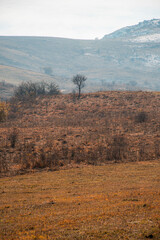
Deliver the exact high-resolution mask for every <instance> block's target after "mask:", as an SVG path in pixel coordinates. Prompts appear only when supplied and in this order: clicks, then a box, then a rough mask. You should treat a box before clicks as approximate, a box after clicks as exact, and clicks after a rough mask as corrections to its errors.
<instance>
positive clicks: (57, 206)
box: [0, 161, 160, 240]
mask: <svg viewBox="0 0 160 240" xmlns="http://www.w3.org/2000/svg"><path fill="white" fill-rule="evenodd" d="M159 173H160V162H159V161H152V162H139V163H126V164H124V163H122V164H109V165H107V166H82V167H79V168H76V169H68V170H61V171H57V172H51V171H50V172H47V171H42V172H37V173H34V174H33V173H30V174H26V175H21V176H15V177H10V178H1V179H0V239H1V240H4V239H5V240H6V239H7V240H9V239H14V240H15V239H107V240H108V239H129V240H131V239H149V238H153V239H160V177H159Z"/></svg>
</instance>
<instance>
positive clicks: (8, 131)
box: [0, 92, 160, 174]
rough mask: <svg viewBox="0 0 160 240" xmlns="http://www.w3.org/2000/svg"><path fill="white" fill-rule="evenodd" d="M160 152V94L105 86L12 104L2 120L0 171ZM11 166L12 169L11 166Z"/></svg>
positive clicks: (138, 158) (135, 157) (154, 156)
mask: <svg viewBox="0 0 160 240" xmlns="http://www.w3.org/2000/svg"><path fill="white" fill-rule="evenodd" d="M159 158H160V94H159V93H158V92H157V93H156V92H100V93H90V94H83V95H82V97H81V99H80V100H77V98H76V96H75V95H74V94H68V95H56V96H52V97H49V96H48V97H43V98H40V97H38V98H37V99H34V100H33V99H28V100H27V101H26V102H14V101H12V103H11V105H10V111H9V115H8V120H7V121H4V122H1V123H0V172H1V174H3V173H5V174H6V172H8V173H11V172H12V174H13V173H14V172H15V173H16V172H17V171H24V170H26V169H34V168H45V167H49V168H50V169H57V168H59V167H63V168H64V166H67V165H72V164H80V163H83V164H84V163H85V164H92V165H99V164H106V163H108V162H110V161H114V162H128V161H130V162H131V161H144V160H145V161H146V160H156V159H159ZM7 169H8V170H7Z"/></svg>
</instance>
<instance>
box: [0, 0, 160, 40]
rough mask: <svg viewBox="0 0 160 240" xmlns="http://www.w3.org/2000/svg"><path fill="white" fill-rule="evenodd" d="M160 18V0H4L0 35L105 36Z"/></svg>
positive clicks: (0, 11) (1, 5) (0, 12)
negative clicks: (123, 28)
mask: <svg viewBox="0 0 160 240" xmlns="http://www.w3.org/2000/svg"><path fill="white" fill-rule="evenodd" d="M153 18H160V0H0V35H8V36H9V35H18V36H52V37H65V38H78V39H94V38H96V37H97V38H102V37H103V36H104V35H105V34H108V33H111V32H113V31H115V30H117V29H119V28H122V27H125V26H130V25H134V24H137V23H138V22H140V21H143V20H150V19H153Z"/></svg>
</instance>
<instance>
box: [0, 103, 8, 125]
mask: <svg viewBox="0 0 160 240" xmlns="http://www.w3.org/2000/svg"><path fill="white" fill-rule="evenodd" d="M8 112H9V104H8V103H6V102H0V122H3V121H5V120H6V119H7V117H8Z"/></svg>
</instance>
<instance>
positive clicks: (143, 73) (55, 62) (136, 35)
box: [0, 19, 160, 92]
mask: <svg viewBox="0 0 160 240" xmlns="http://www.w3.org/2000/svg"><path fill="white" fill-rule="evenodd" d="M0 65H2V66H1V68H0V79H1V81H3V80H5V81H7V80H9V82H15V76H14V74H10V77H8V78H7V79H6V78H5V76H6V74H5V73H4V72H5V70H4V68H5V66H9V67H14V68H15V69H17V68H20V69H25V70H27V71H28V70H29V71H33V72H34V73H33V75H34V74H35V73H37V74H39V73H41V74H44V75H43V77H44V78H45V77H48V76H47V75H46V71H45V69H46V68H49V69H50V70H51V71H50V75H51V76H50V77H51V80H52V79H53V80H54V79H58V80H57V81H58V82H59V85H60V86H61V87H62V88H63V89H65V90H66V91H67V92H68V91H72V89H73V88H74V86H73V85H72V84H70V79H71V78H72V76H73V75H75V74H77V73H82V74H85V75H86V76H87V78H88V81H87V88H86V89H84V90H86V91H89V90H90V91H94V90H101V89H103V90H107V89H111V90H114V89H120V90H121V89H123V90H139V89H142V90H157V91H159V90H160V83H159V75H160V20H158V19H154V20H150V21H144V22H142V23H139V24H138V25H135V26H130V27H126V28H122V29H120V30H118V31H116V32H114V33H112V34H109V35H106V36H104V38H102V39H100V40H98V39H95V40H73V39H64V38H51V37H0ZM21 74H22V75H19V77H18V81H19V82H20V81H22V79H24V78H26V77H25V76H24V74H25V72H24V71H22V73H21ZM4 78H5V79H4ZM16 82H17V79H16ZM64 83H65V84H64ZM67 86H69V87H68V88H67Z"/></svg>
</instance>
